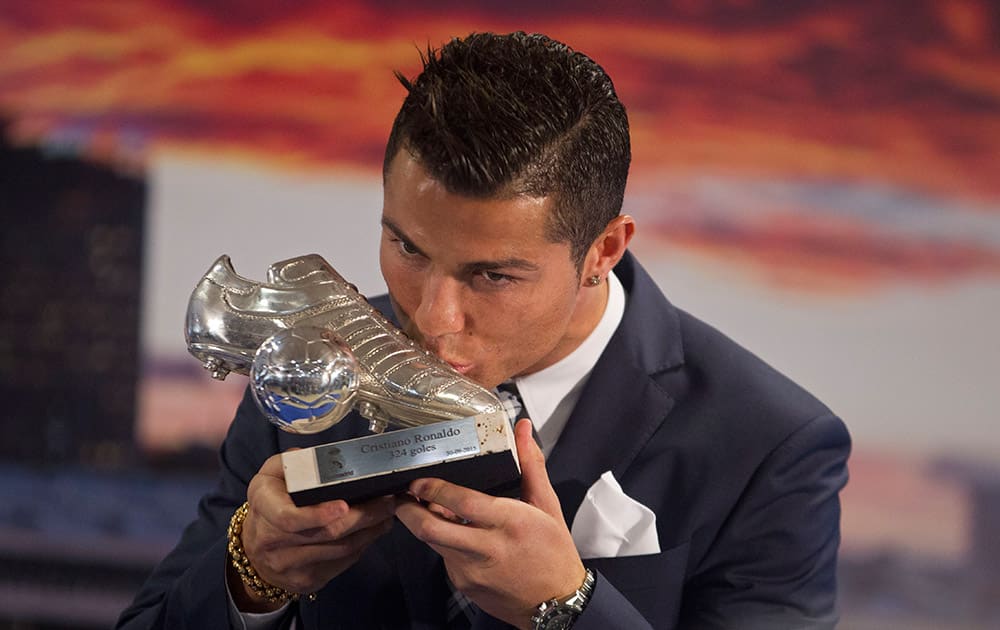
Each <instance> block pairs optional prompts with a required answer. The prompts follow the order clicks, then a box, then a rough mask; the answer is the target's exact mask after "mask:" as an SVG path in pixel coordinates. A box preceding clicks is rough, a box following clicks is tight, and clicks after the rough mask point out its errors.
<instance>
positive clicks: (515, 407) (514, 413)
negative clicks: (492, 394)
mask: <svg viewBox="0 0 1000 630" xmlns="http://www.w3.org/2000/svg"><path fill="white" fill-rule="evenodd" d="M497 398H499V399H500V402H501V403H502V404H503V406H504V410H506V412H507V416H508V417H509V418H510V419H511V424H513V423H515V422H517V421H518V420H519V419H521V418H522V417H524V415H525V414H524V403H522V402H521V393H520V392H518V391H517V385H515V384H514V381H504V382H503V383H500V384H499V385H497Z"/></svg>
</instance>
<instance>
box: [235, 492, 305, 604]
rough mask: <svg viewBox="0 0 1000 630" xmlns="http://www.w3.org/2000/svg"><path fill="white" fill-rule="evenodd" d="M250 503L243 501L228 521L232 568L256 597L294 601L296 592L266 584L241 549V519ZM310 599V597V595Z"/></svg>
mask: <svg viewBox="0 0 1000 630" xmlns="http://www.w3.org/2000/svg"><path fill="white" fill-rule="evenodd" d="M249 510H250V504H249V503H244V504H243V505H241V506H240V507H238V508H237V509H236V511H235V512H233V518H232V519H230V521H229V532H228V536H229V561H230V562H231V563H232V565H233V568H234V569H236V572H237V573H239V575H240V579H241V580H243V583H244V584H246V585H247V588H249V589H250V590H251V591H253V592H254V593H255V594H256V595H257V596H258V597H263V598H264V599H266V600H267V601H269V602H271V603H272V604H282V603H284V602H287V601H289V600H291V601H295V600H297V599H298V598H299V594H298V593H292V592H291V591H286V590H285V589H283V588H280V587H277V586H274V585H271V584H268V583H267V582H265V581H264V580H262V579H261V578H260V575H258V574H257V570H256V569H254V568H253V565H252V564H250V558H247V554H246V552H245V551H243V538H242V535H243V521H245V520H246V518H247V512H248V511H249ZM310 599H312V597H311V596H310Z"/></svg>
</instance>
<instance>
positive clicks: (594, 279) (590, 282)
mask: <svg viewBox="0 0 1000 630" xmlns="http://www.w3.org/2000/svg"><path fill="white" fill-rule="evenodd" d="M599 284H601V276H598V275H596V274H595V275H593V276H590V277H589V278H587V286H588V287H596V286H597V285H599Z"/></svg>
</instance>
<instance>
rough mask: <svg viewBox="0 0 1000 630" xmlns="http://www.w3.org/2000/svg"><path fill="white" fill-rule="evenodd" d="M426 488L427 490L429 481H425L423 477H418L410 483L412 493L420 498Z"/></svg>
mask: <svg viewBox="0 0 1000 630" xmlns="http://www.w3.org/2000/svg"><path fill="white" fill-rule="evenodd" d="M425 490H427V482H426V481H424V480H423V479H417V480H416V481H414V482H413V483H411V484H410V494H412V495H413V496H415V497H416V498H418V499H419V498H420V495H421V494H423V493H424V491H425Z"/></svg>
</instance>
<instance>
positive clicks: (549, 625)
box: [542, 610, 576, 630]
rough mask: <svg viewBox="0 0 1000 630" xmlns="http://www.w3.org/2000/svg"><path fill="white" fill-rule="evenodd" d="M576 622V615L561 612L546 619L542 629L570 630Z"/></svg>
mask: <svg viewBox="0 0 1000 630" xmlns="http://www.w3.org/2000/svg"><path fill="white" fill-rule="evenodd" d="M574 621H576V614H575V613H571V612H569V611H565V610H561V611H558V612H556V613H555V614H554V615H552V616H551V617H549V618H548V619H546V623H545V625H544V626H542V627H543V628H545V630H569V628H570V626H572V625H573V622H574Z"/></svg>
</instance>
